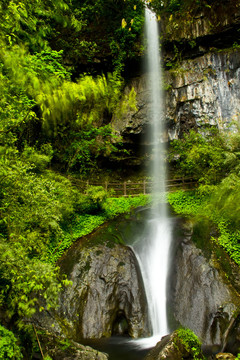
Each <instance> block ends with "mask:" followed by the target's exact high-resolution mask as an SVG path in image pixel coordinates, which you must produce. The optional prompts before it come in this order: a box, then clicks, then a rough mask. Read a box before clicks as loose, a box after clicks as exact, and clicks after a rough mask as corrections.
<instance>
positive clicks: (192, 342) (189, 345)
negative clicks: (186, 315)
mask: <svg viewBox="0 0 240 360" xmlns="http://www.w3.org/2000/svg"><path fill="white" fill-rule="evenodd" d="M176 332H177V335H178V338H179V339H180V341H181V343H182V344H183V345H184V347H185V348H186V350H187V351H189V352H190V353H191V354H192V356H193V359H194V360H201V359H202V358H203V357H202V353H201V342H200V340H199V339H198V337H197V336H196V335H195V334H194V332H193V331H192V330H190V329H185V328H181V329H178V330H177V331H176Z"/></svg>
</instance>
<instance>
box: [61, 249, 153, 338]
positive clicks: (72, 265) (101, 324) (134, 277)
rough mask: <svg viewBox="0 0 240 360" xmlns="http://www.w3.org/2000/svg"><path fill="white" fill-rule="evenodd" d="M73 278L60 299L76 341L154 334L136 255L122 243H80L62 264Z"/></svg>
mask: <svg viewBox="0 0 240 360" xmlns="http://www.w3.org/2000/svg"><path fill="white" fill-rule="evenodd" d="M60 267H61V271H62V272H63V273H65V274H67V276H68V278H69V279H70V280H71V281H72V286H70V287H68V288H67V289H66V290H65V291H64V292H63V293H62V294H61V297H60V307H59V310H58V316H59V318H60V319H64V321H63V323H62V325H63V327H64V331H65V332H67V334H68V336H70V337H71V338H73V339H74V340H75V341H80V340H81V339H82V338H88V339H97V338H102V337H109V336H111V335H114V334H115V335H127V336H130V337H132V338H138V337H142V336H146V335H147V334H148V330H147V329H148V319H147V308H146V306H147V305H146V299H145V293H144V289H143V285H142V279H141V275H140V272H139V269H138V265H137V261H136V258H135V255H134V253H133V252H132V250H131V249H130V248H129V247H126V246H123V245H119V244H116V245H114V246H112V245H109V246H107V245H103V244H102V245H101V244H99V245H90V246H82V245H81V243H77V244H75V245H74V246H73V247H72V248H71V249H70V250H69V251H68V252H67V254H66V256H65V257H64V259H62V261H61V262H60Z"/></svg>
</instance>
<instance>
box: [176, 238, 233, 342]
mask: <svg viewBox="0 0 240 360" xmlns="http://www.w3.org/2000/svg"><path fill="white" fill-rule="evenodd" d="M173 273H174V274H175V278H174V284H173V294H172V295H173V299H174V300H173V304H172V305H173V309H174V310H173V311H174V315H175V318H176V319H177V320H178V321H179V322H180V323H181V325H182V326H185V327H188V328H190V329H191V330H193V331H194V333H195V334H196V335H197V336H198V337H199V338H200V339H201V341H202V342H203V343H205V344H221V343H222V341H223V334H224V332H225V330H226V328H227V326H228V324H229V322H230V319H231V317H232V315H233V312H234V311H235V310H236V309H237V306H238V299H237V295H236V294H235V292H234V290H233V289H231V286H230V284H228V285H227V284H226V280H225V279H223V277H222V276H221V274H220V273H219V271H218V270H217V268H216V267H215V266H214V262H213V261H211V260H210V262H209V261H208V260H206V258H205V257H204V256H203V254H202V251H201V250H200V249H197V248H196V246H195V245H194V244H193V243H192V242H191V241H190V240H189V239H188V240H187V239H186V240H185V241H183V242H181V244H180V245H179V247H178V250H177V255H176V259H175V266H174V268H173Z"/></svg>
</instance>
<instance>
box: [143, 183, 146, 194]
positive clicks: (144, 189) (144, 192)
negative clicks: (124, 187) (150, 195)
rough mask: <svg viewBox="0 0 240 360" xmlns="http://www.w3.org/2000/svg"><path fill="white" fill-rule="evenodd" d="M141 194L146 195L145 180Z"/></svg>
mask: <svg viewBox="0 0 240 360" xmlns="http://www.w3.org/2000/svg"><path fill="white" fill-rule="evenodd" d="M143 194H144V195H146V181H145V180H143Z"/></svg>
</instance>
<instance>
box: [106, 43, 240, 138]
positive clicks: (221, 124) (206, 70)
mask: <svg viewBox="0 0 240 360" xmlns="http://www.w3.org/2000/svg"><path fill="white" fill-rule="evenodd" d="M239 75H240V51H239V50H232V51H231V52H221V53H209V54H205V55H203V56H200V57H198V58H195V59H193V60H185V61H183V62H182V63H181V64H180V66H179V67H178V69H176V70H170V71H165V73H164V77H165V85H164V87H165V88H167V89H168V90H166V92H165V95H166V96H165V112H166V127H167V129H166V133H165V134H162V137H163V139H164V140H167V138H168V139H170V140H171V139H176V138H178V137H181V136H182V135H183V133H184V132H186V131H189V130H190V129H191V128H195V129H199V131H204V127H206V125H210V126H216V127H218V128H219V129H225V128H227V127H228V126H229V125H230V123H231V122H232V120H237V119H238V118H239V113H240V76H239ZM131 86H134V88H135V90H136V93H137V111H133V110H132V111H130V112H129V113H128V114H127V115H125V116H124V117H122V118H119V117H118V116H117V115H116V116H115V117H114V119H113V121H112V125H113V128H114V129H115V130H116V131H117V133H118V134H120V135H121V136H122V138H123V141H125V142H127V143H134V142H140V143H141V144H144V143H147V142H148V139H147V138H145V137H144V136H140V135H144V134H145V133H146V131H147V127H148V126H149V119H148V116H147V114H148V108H149V105H150V102H151V99H149V92H148V89H147V82H146V75H143V76H141V77H139V78H136V79H133V81H132V84H131V85H130V86H129V87H128V88H127V89H126V92H128V91H129V89H130V88H131Z"/></svg>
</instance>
